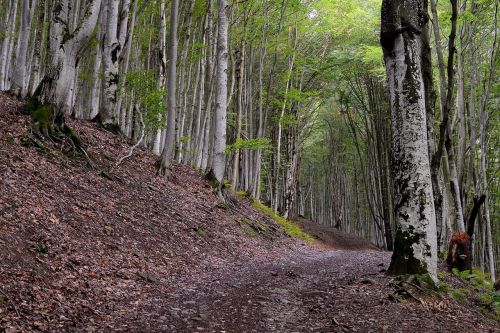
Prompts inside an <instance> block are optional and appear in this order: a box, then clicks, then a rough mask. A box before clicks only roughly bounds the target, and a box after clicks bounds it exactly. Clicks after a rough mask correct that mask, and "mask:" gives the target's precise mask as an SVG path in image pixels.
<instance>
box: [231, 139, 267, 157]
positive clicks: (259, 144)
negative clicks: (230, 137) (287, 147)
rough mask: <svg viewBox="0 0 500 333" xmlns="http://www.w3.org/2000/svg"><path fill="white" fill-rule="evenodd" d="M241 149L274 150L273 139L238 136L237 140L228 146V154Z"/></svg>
mask: <svg viewBox="0 0 500 333" xmlns="http://www.w3.org/2000/svg"><path fill="white" fill-rule="evenodd" d="M236 149H239V150H258V149H260V150H272V145H271V139H269V138H255V139H243V138H238V139H236V142H235V143H233V144H232V145H227V146H226V154H230V153H231V152H232V151H234V150H236Z"/></svg>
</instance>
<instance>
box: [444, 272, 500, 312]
mask: <svg viewBox="0 0 500 333" xmlns="http://www.w3.org/2000/svg"><path fill="white" fill-rule="evenodd" d="M452 274H453V275H454V276H456V277H457V278H459V279H460V280H461V281H462V282H463V283H464V285H465V286H463V287H462V288H454V287H452V286H450V285H446V289H447V291H448V294H449V295H450V296H451V297H453V298H454V299H455V300H457V301H458V302H466V301H467V300H471V301H472V302H474V303H476V304H477V305H478V306H480V308H481V312H482V313H483V314H484V315H486V316H488V317H491V318H493V319H495V320H497V321H500V293H499V292H498V291H495V290H494V289H493V283H492V282H491V280H490V278H489V276H488V275H487V274H485V273H483V272H481V270H480V269H478V268H474V269H472V270H466V271H462V272H460V271H459V270H457V269H456V268H454V269H453V270H452Z"/></svg>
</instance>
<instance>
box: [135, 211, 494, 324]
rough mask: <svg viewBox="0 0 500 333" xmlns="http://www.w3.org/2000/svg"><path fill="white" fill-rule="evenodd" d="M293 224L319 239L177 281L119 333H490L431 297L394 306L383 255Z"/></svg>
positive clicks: (347, 238) (473, 316)
mask: <svg viewBox="0 0 500 333" xmlns="http://www.w3.org/2000/svg"><path fill="white" fill-rule="evenodd" d="M299 223H300V224H301V225H302V226H303V228H304V229H308V230H309V232H312V233H313V234H314V235H315V236H316V238H317V239H319V241H318V242H317V243H316V244H315V246H314V247H309V246H306V248H305V250H304V251H303V252H300V251H299V252H297V253H298V254H297V255H293V256H290V255H288V256H285V257H283V258H282V259H280V260H277V261H275V262H272V263H268V264H253V265H252V264H251V263H242V264H241V265H239V266H237V267H236V269H233V270H232V271H230V272H227V271H226V272H219V273H217V274H209V275H207V276H205V277H203V280H202V281H200V279H199V278H196V277H192V279H188V280H185V281H183V282H180V284H179V286H180V288H176V290H177V292H175V293H172V294H170V295H169V296H168V297H167V299H163V300H160V299H158V303H157V304H155V303H154V301H153V302H150V306H151V307H150V308H144V309H143V311H144V314H147V315H148V318H147V320H144V317H143V316H142V315H138V316H137V317H136V319H135V320H131V321H130V322H129V325H128V327H127V330H131V331H138V332H139V331H140V332H158V331H162V332H163V331H164V332H217V333H246V332H277V333H305V332H322V333H327V332H401V333H408V332H498V331H497V330H495V329H494V328H492V326H490V325H488V324H486V325H484V322H482V321H480V319H479V318H480V317H481V316H478V314H477V313H474V312H473V311H470V310H468V309H463V308H462V307H460V305H457V304H446V302H445V301H443V300H438V301H436V300H435V299H432V298H431V299H429V300H422V302H421V303H419V302H416V301H415V300H408V301H402V302H396V301H394V299H391V296H390V295H391V294H392V293H393V292H394V289H393V287H392V285H391V283H390V282H391V278H390V277H388V276H386V275H385V274H384V272H385V270H386V269H387V267H388V265H389V263H390V255H391V254H390V253H389V252H386V251H380V250H377V249H376V248H375V247H374V246H373V245H372V244H371V243H368V242H366V241H364V240H361V239H359V238H356V237H354V236H352V235H349V234H346V233H341V232H339V231H337V230H334V229H331V228H329V227H323V226H315V225H309V224H310V222H308V221H305V220H304V221H299ZM311 228H313V229H311ZM335 242H341V243H335ZM334 244H337V248H334ZM165 301H166V303H165ZM459 312H460V314H459V315H458V316H457V315H456V314H457V313H459ZM493 327H494V325H493Z"/></svg>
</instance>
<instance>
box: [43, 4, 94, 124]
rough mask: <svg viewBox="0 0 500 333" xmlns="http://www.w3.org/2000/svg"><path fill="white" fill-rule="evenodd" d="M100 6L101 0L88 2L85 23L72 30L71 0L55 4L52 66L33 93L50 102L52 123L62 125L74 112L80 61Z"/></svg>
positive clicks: (52, 24)
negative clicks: (76, 79)
mask: <svg viewBox="0 0 500 333" xmlns="http://www.w3.org/2000/svg"><path fill="white" fill-rule="evenodd" d="M100 6H101V0H93V1H87V5H86V10H85V11H84V13H83V14H82V19H81V24H80V25H79V26H78V27H76V28H75V29H74V30H73V29H71V30H70V27H69V25H68V23H67V22H69V20H70V18H71V13H70V8H71V7H70V6H69V0H57V1H55V3H54V4H53V10H52V16H51V22H50V55H51V57H50V59H49V67H48V69H47V71H46V73H45V76H44V78H43V79H42V81H41V82H40V84H39V86H38V88H37V89H36V91H35V93H34V95H33V102H34V103H35V104H37V105H50V106H51V108H52V109H53V110H52V112H51V113H50V114H51V117H52V123H54V125H57V126H59V127H61V125H62V124H64V115H65V114H68V113H71V107H72V106H71V99H70V97H71V95H72V94H71V93H72V91H71V90H72V89H73V88H72V87H74V85H73V84H72V81H73V79H74V77H75V73H76V68H77V64H78V60H79V59H80V57H81V55H82V53H83V50H84V48H85V46H86V45H87V43H88V41H89V40H90V38H91V36H92V33H93V31H94V28H95V25H96V23H97V18H98V16H99V9H100Z"/></svg>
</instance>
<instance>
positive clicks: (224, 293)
mask: <svg viewBox="0 0 500 333" xmlns="http://www.w3.org/2000/svg"><path fill="white" fill-rule="evenodd" d="M388 260H389V255H388V253H385V252H379V251H371V250H356V251H349V250H328V251H318V252H316V253H311V254H308V255H302V256H299V257H296V258H287V259H284V260H282V261H279V262H276V263H272V264H269V265H265V266H261V267H247V268H242V269H241V270H239V271H237V272H233V273H231V274H229V275H225V276H220V277H217V278H216V279H215V280H214V281H207V283H206V285H204V286H203V287H201V288H194V289H192V290H188V292H186V293H182V294H179V295H176V296H174V299H175V300H174V303H177V304H178V305H179V307H178V308H174V309H173V311H172V312H171V313H170V316H171V318H168V316H165V319H166V320H170V319H173V322H174V323H175V329H176V330H177V331H179V332H337V331H339V332H342V331H343V330H349V329H353V328H354V326H353V324H354V323H353V319H354V320H355V321H356V326H357V327H364V328H368V327H369V326H370V319H377V318H376V317H373V314H371V313H367V312H368V311H366V310H368V309H369V308H370V307H371V306H377V304H366V303H364V304H362V305H361V304H357V303H356V302H355V299H356V298H358V297H359V296H358V295H357V293H363V294H364V293H365V292H368V289H373V287H372V286H370V284H372V283H375V280H373V279H372V278H371V277H373V276H375V275H377V273H378V272H379V271H380V269H381V266H386V265H387V263H388ZM354 286H356V288H352V287H354ZM370 293H371V292H370ZM374 300H375V299H373V300H372V302H370V303H373V301H374ZM353 301H354V302H353ZM353 314H356V316H353ZM353 317H354V318H353ZM370 317H372V318H370Z"/></svg>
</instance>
